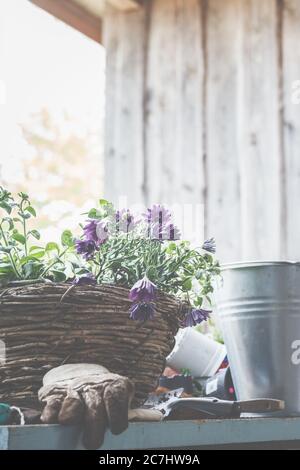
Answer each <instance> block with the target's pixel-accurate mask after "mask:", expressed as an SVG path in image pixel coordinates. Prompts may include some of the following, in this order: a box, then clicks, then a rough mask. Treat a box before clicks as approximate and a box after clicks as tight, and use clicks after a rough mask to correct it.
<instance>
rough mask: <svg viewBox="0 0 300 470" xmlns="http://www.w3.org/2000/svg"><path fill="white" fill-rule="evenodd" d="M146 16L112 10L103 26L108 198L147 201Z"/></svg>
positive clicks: (141, 11) (131, 201)
mask: <svg viewBox="0 0 300 470" xmlns="http://www.w3.org/2000/svg"><path fill="white" fill-rule="evenodd" d="M144 34H145V28H144V10H143V9H140V10H139V11H137V12H129V13H126V14H124V13H119V12H116V10H113V9H111V10H109V11H107V14H106V16H105V20H104V35H103V40H104V47H105V48H106V51H107V68H106V70H107V72H106V103H107V106H106V152H105V153H106V158H105V175H106V178H105V194H106V196H107V197H108V198H109V199H110V200H112V201H114V202H115V203H117V202H118V198H119V197H121V196H125V197H127V198H128V203H129V204H133V203H141V202H143V201H144V187H143V185H144V160H143V126H144V115H143V100H144V82H143V75H144V72H143V71H144Z"/></svg>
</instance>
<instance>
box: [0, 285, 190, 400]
mask: <svg viewBox="0 0 300 470" xmlns="http://www.w3.org/2000/svg"><path fill="white" fill-rule="evenodd" d="M129 307H130V301H129V300H128V290H127V289H124V288H122V287H116V286H108V285H100V286H95V287H94V286H76V287H75V286H74V287H73V288H71V289H70V287H69V286H68V285H66V284H52V285H48V284H38V285H30V286H26V287H11V288H8V289H2V291H0V339H1V340H3V341H4V342H5V346H6V361H5V363H4V364H3V365H1V366H0V402H8V403H11V404H15V405H22V406H37V390H38V389H39V388H40V386H41V383H42V376H43V375H44V374H45V372H47V371H48V370H49V369H51V368H52V367H55V366H58V365H61V364H65V363H76V362H90V363H97V364H101V365H103V366H105V367H107V368H108V369H109V370H110V371H112V372H115V373H118V374H121V375H126V376H128V377H130V378H131V379H132V380H133V381H134V382H135V385H136V396H135V403H134V404H135V405H138V404H140V403H141V402H142V401H143V400H144V399H145V397H146V396H147V394H148V393H149V392H150V391H151V390H153V388H154V387H155V385H156V383H157V379H158V376H159V375H160V374H161V372H162V370H163V368H164V364H165V358H166V357H167V355H168V354H169V353H170V352H171V350H172V348H173V346H174V335H175V334H176V332H177V330H178V327H179V321H180V319H181V317H182V315H183V306H182V304H181V302H180V301H179V300H178V299H176V298H174V297H172V296H169V295H165V294H163V293H159V294H158V298H157V302H156V314H155V320H153V321H148V322H146V323H144V324H141V323H140V322H136V321H133V320H130V319H129V317H128V310H129Z"/></svg>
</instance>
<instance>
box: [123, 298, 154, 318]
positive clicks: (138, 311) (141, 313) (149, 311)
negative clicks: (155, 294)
mask: <svg viewBox="0 0 300 470" xmlns="http://www.w3.org/2000/svg"><path fill="white" fill-rule="evenodd" d="M154 314H155V307H154V304H153V303H151V302H139V303H137V304H133V305H132V306H131V308H130V310H129V318H131V320H138V321H142V322H145V321H147V320H153V319H154Z"/></svg>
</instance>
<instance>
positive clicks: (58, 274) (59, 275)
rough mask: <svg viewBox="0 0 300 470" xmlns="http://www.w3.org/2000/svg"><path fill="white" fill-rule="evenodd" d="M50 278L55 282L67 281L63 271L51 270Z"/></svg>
mask: <svg viewBox="0 0 300 470" xmlns="http://www.w3.org/2000/svg"><path fill="white" fill-rule="evenodd" d="M51 276H53V280H54V281H55V282H64V281H66V279H67V276H66V275H65V273H64V272H63V271H57V270H53V271H51Z"/></svg>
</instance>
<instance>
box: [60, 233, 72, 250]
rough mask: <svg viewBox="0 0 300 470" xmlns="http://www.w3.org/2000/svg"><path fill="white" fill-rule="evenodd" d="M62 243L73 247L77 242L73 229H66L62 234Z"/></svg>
mask: <svg viewBox="0 0 300 470" xmlns="http://www.w3.org/2000/svg"><path fill="white" fill-rule="evenodd" d="M61 243H62V245H63V246H68V247H72V246H74V244H75V240H74V236H73V234H72V232H71V230H65V231H64V232H63V233H62V235H61Z"/></svg>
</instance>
